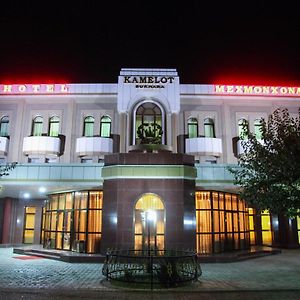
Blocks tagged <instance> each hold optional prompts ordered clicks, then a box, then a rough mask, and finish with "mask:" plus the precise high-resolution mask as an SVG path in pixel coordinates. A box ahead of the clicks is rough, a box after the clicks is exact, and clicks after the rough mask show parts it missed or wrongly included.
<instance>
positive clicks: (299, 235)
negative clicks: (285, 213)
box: [297, 216, 300, 244]
mask: <svg viewBox="0 0 300 300" xmlns="http://www.w3.org/2000/svg"><path fill="white" fill-rule="evenodd" d="M297 229H298V243H299V244H300V217H299V216H297Z"/></svg>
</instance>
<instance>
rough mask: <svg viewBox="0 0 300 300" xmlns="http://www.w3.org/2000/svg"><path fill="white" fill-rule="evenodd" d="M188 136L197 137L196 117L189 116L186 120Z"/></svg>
mask: <svg viewBox="0 0 300 300" xmlns="http://www.w3.org/2000/svg"><path fill="white" fill-rule="evenodd" d="M187 127H188V136H189V138H196V137H198V121H197V119H196V118H189V119H188V122H187Z"/></svg>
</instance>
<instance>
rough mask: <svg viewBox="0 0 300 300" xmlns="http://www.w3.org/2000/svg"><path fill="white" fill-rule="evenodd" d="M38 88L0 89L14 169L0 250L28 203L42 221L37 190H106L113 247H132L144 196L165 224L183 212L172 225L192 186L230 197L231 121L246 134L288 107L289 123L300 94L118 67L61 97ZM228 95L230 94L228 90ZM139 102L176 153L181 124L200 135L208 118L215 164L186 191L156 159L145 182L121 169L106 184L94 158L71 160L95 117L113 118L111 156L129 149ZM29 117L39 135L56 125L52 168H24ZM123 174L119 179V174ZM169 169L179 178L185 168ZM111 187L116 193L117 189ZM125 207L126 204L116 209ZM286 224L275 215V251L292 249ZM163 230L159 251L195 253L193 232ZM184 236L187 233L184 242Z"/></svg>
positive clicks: (204, 162)
mask: <svg viewBox="0 0 300 300" xmlns="http://www.w3.org/2000/svg"><path fill="white" fill-rule="evenodd" d="M134 78H135V79H134ZM28 86H30V85H28ZM43 89H44V86H43V85H41V92H40V90H37V89H32V88H31V89H30V87H28V88H27V87H25V85H24V86H23V85H21V86H18V85H15V86H12V87H11V92H7V93H6V92H5V91H4V89H3V85H0V119H1V118H2V117H3V116H8V117H9V120H10V123H9V127H10V132H9V147H8V153H7V155H6V156H5V155H2V156H1V157H0V159H1V161H3V159H4V161H6V162H18V165H17V167H16V169H15V170H13V171H12V172H11V173H10V175H9V176H5V177H3V178H1V186H3V190H2V191H1V195H0V196H1V199H0V211H1V213H0V241H2V243H4V242H5V243H21V242H22V234H23V225H24V224H23V222H24V206H26V205H27V204H28V203H32V205H34V206H37V207H38V210H37V218H36V219H37V220H38V219H39V220H40V218H41V207H42V206H43V201H44V200H45V199H46V198H47V196H46V195H45V193H44V194H43V193H40V192H39V191H38V188H39V187H40V186H42V185H44V186H46V189H47V193H49V194H52V193H57V192H63V191H77V190H83V189H93V188H97V189H102V187H103V188H104V189H105V190H107V193H105V192H104V207H103V209H104V211H106V213H104V219H103V222H104V223H105V224H106V226H107V228H108V231H107V234H105V233H104V235H103V238H104V245H105V243H106V245H107V246H109V245H110V244H111V243H112V241H114V242H113V244H114V245H117V246H118V245H120V243H121V242H123V241H124V242H125V243H127V244H126V245H127V246H130V245H132V238H133V237H132V230H133V229H132V226H133V225H132V214H133V205H134V201H136V200H137V199H138V197H139V196H140V195H141V194H142V193H145V192H147V191H148V192H154V191H155V192H156V193H157V194H158V195H159V196H160V197H161V198H162V199H163V200H164V201H166V202H165V204H166V209H167V210H168V215H167V216H166V222H169V221H170V220H172V218H173V217H174V216H175V214H174V212H177V214H178V215H180V214H181V215H180V218H185V216H184V214H187V215H189V214H192V210H193V208H192V206H190V205H192V204H191V203H192V200H191V196H189V193H193V190H194V189H195V188H193V186H196V189H197V190H217V191H229V192H236V190H237V189H236V187H235V186H234V184H233V178H232V175H231V174H229V173H228V170H227V167H228V165H231V166H233V165H234V164H236V162H237V159H236V157H235V155H234V148H235V142H234V141H236V139H235V138H236V137H237V135H238V120H239V119H241V118H245V119H246V120H248V122H249V126H250V130H254V121H255V120H256V119H259V118H261V117H263V118H265V119H266V118H267V116H268V115H269V114H270V113H271V112H272V111H273V110H274V109H276V108H277V107H287V108H288V109H289V111H290V113H291V114H292V115H294V116H296V115H297V112H298V108H299V107H300V95H299V93H298V92H296V93H295V94H293V95H288V94H287V92H286V90H285V89H284V88H283V89H278V90H281V91H282V93H281V94H280V93H279V94H278V95H274V96H272V94H268V95H263V93H260V91H261V88H257V89H256V91H259V93H258V92H254V94H253V95H250V94H239V95H238V94H232V93H227V94H226V93H224V92H225V89H220V88H219V90H221V92H218V91H216V89H215V87H214V86H213V85H198V84H180V80H179V76H178V74H177V71H176V70H175V69H122V70H121V72H120V76H119V77H118V83H115V84H69V85H68V86H67V87H63V88H62V89H61V90H60V91H56V90H53V91H52V90H51V89H49V90H43ZM228 90H229V91H232V88H228ZM254 90H255V89H254ZM297 91H298V89H297ZM255 93H256V94H255ZM297 93H298V94H297ZM289 96H290V97H289ZM141 101H155V102H156V103H159V104H160V105H161V106H162V107H163V109H164V111H165V120H166V127H165V134H166V139H165V142H166V145H167V146H170V147H172V149H173V152H175V153H176V152H177V151H178V152H184V139H185V138H186V135H187V133H188V132H187V120H188V118H189V117H193V118H196V119H197V120H198V124H199V125H198V126H199V127H198V134H199V135H203V134H204V126H203V123H204V119H205V118H211V119H213V120H214V125H215V135H216V138H219V139H221V141H222V154H221V155H220V156H219V157H208V156H200V157H199V162H200V163H199V164H197V165H196V169H197V175H196V176H195V177H196V178H195V183H194V185H193V184H190V180H191V179H190V178H189V179H187V178H185V177H184V176H185V175H184V176H183V178H167V176H168V174H169V173H168V172H170V174H171V175H172V172H173V171H174V170H173V169H172V168H169V169H167V168H164V167H163V166H162V165H163V163H162V164H161V165H160V166H157V161H158V160H159V159H158V160H156V161H154V162H152V164H153V169H155V170H156V173H155V176H153V178H149V177H147V178H141V177H140V178H138V177H139V174H141V173H140V172H142V174H146V175H147V174H148V173H147V172H148V171H149V169H148V168H145V170H143V171H141V170H140V169H138V168H136V169H135V171H134V176H135V178H133V177H132V176H131V175H130V176H131V177H130V176H129V175H128V173H126V172H127V171H128V169H127V170H126V171H125V169H122V170H121V169H120V170H118V172H120V173H118V174H117V176H119V177H118V178H112V177H113V176H111V177H109V176H108V175H109V170H110V169H109V168H106V170H104V171H103V169H102V165H101V164H98V157H97V156H91V157H86V158H89V159H91V160H92V162H93V164H89V165H85V164H81V157H80V156H79V155H78V153H76V139H77V138H79V137H82V135H83V121H84V118H85V117H86V116H93V117H94V118H95V124H94V135H95V136H97V135H99V133H100V132H99V130H100V119H101V117H102V116H104V115H108V116H109V117H110V118H111V120H112V127H111V133H112V135H113V136H114V137H115V139H114V151H117V150H116V149H120V150H119V152H120V153H127V152H128V151H129V148H130V146H131V144H132V134H133V128H132V124H133V120H132V118H133V114H132V110H133V108H134V107H135V106H136V105H137V104H138V103H140V102H141ZM36 116H42V117H43V118H44V123H43V133H45V134H47V132H48V127H49V118H50V117H52V116H58V117H59V118H60V134H61V135H62V138H63V146H64V147H63V153H62V155H61V156H59V157H58V158H57V161H56V163H50V164H46V163H43V164H35V163H30V164H29V163H28V157H27V156H25V155H24V154H23V151H22V149H23V140H24V138H25V137H28V136H30V135H31V130H32V128H31V127H32V119H33V118H34V117H36ZM118 138H119V142H118ZM117 152H118V151H117ZM158 157H159V158H160V157H161V156H158ZM212 162H213V163H214V164H213V163H212ZM79 163H80V164H79ZM119 163H120V162H119ZM171 169H172V170H171ZM123 171H124V172H125V173H126V174H125V173H122V172H123ZM177 171H178V172H183V173H184V172H186V169H184V168H182V169H178V170H177ZM149 172H150V171H149ZM151 172H152V171H151ZM124 174H125V175H126V176H127V177H126V176H125V175H124ZM159 174H161V175H159ZM106 176H108V177H106ZM122 176H123V177H122ZM124 176H125V177H124ZM147 176H148V175H147ZM172 176H173V175H172ZM172 176H171V177H172ZM103 180H105V182H104V184H103ZM193 180H194V179H193ZM137 184H138V187H137ZM142 186H144V188H142ZM116 187H117V188H119V190H115V188H116ZM152 187H153V189H152ZM174 190H176V191H177V194H176V193H174ZM27 191H29V192H30V198H29V199H28V200H25V199H24V197H23V196H24V193H25V192H27ZM105 194H106V195H105ZM113 195H114V196H115V197H116V198H114V197H113ZM107 199H109V200H107ZM124 199H125V200H124ZM174 199H175V200H174ZM25 201H27V202H25ZM30 201H32V202H30ZM123 201H125V202H126V203H127V205H125V206H124V203H123ZM193 205H194V204H193ZM116 211H117V212H118V213H119V214H120V215H122V216H124V219H123V221H120V219H118V220H119V222H118V223H117V224H115V223H114V222H113V220H115V219H114V215H115V214H116ZM129 216H130V218H129ZM129 219H130V220H129ZM277 221H278V222H277ZM37 222H38V223H37V224H36V228H37V230H36V236H35V242H39V235H40V232H39V229H38V228H40V227H39V226H40V223H39V222H40V221H37ZM120 222H121V223H120ZM122 222H125V223H124V224H126V226H128V228H129V229H124V228H125V227H124V226H123V225H124V224H122ZM130 222H131V223H130ZM175 223H176V222H175ZM256 223H257V224H256V225H257V226H256V228H257V230H258V231H257V244H261V236H260V234H259V226H260V221H259V218H258V219H257V222H256ZM277 223H278V224H277ZM294 223H295V222H294V221H291V222H290V221H289V220H283V219H281V218H277V219H276V217H274V219H273V228H274V245H279V246H287V247H290V246H292V245H296V244H297V241H296V240H295V236H297V230H296V229H295V224H294ZM170 224H171V223H168V224H167V227H166V244H167V246H168V247H169V246H170V247H171V246H174V245H178V246H179V245H182V243H183V242H182V241H183V240H184V243H186V245H189V246H187V247H190V248H193V247H194V246H191V245H192V244H193V243H194V242H192V240H193V239H194V237H193V234H192V231H189V230H187V229H186V228H184V225H182V224H181V225H178V226H179V227H178V228H177V230H178V232H181V234H180V235H179V237H180V239H181V240H176V238H177V237H176V234H175V235H174V236H173V233H172V234H171V231H170V230H172V226H171V225H170ZM176 226H177V225H176ZM180 226H181V227H180ZM126 230H127V231H126ZM168 230H169V231H168ZM182 232H185V234H186V235H184V236H183V234H182ZM129 235H130V236H131V237H129ZM193 245H194V244H193Z"/></svg>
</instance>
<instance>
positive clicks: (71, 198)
mask: <svg viewBox="0 0 300 300" xmlns="http://www.w3.org/2000/svg"><path fill="white" fill-rule="evenodd" d="M49 198H50V199H49V201H48V202H47V205H46V208H45V215H44V228H43V230H44V232H43V238H44V240H43V244H44V247H46V248H52V249H60V250H69V251H70V250H73V251H78V252H86V253H100V242H101V234H102V198H103V193H102V191H84V192H73V193H62V194H55V195H50V196H49Z"/></svg>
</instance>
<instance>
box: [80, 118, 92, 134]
mask: <svg viewBox="0 0 300 300" xmlns="http://www.w3.org/2000/svg"><path fill="white" fill-rule="evenodd" d="M94 122H95V119H94V118H93V117H91V116H88V117H86V118H85V119H84V126H83V136H94Z"/></svg>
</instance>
